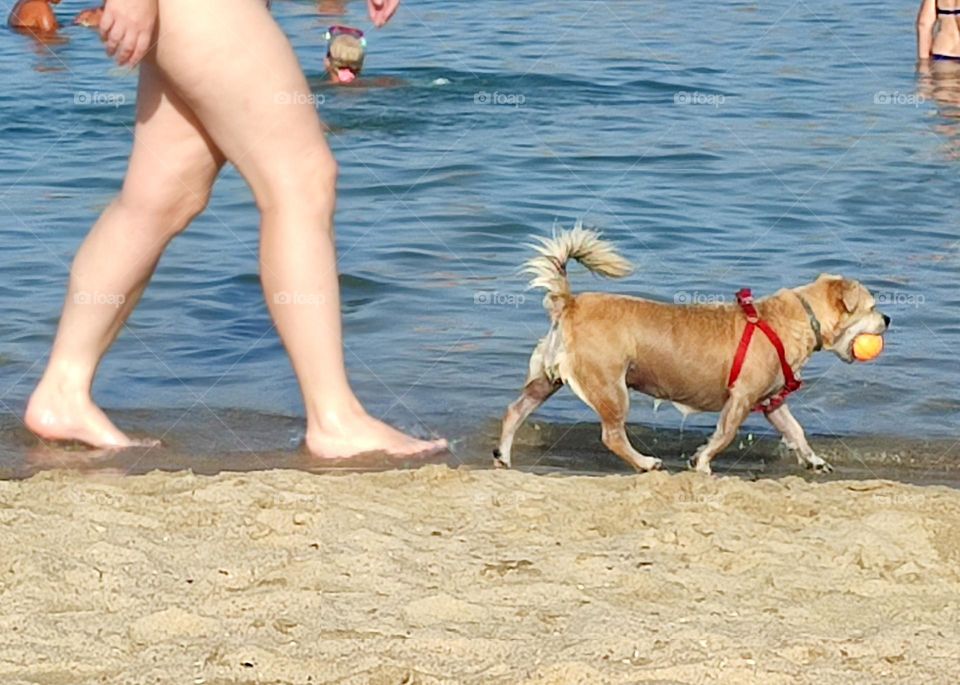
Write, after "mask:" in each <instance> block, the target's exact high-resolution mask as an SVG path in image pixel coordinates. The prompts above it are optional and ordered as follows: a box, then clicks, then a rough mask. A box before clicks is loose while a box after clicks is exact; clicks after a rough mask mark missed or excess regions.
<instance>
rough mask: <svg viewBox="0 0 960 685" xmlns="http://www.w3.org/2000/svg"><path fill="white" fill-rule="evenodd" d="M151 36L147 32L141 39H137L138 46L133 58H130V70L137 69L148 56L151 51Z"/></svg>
mask: <svg viewBox="0 0 960 685" xmlns="http://www.w3.org/2000/svg"><path fill="white" fill-rule="evenodd" d="M150 40H151V38H150V34H149V33H148V32H146V31H144V32H143V33H141V34H140V37H139V38H137V46H136V48H134V51H133V56H132V57H131V58H130V68H131V69H132V68H133V67H136V66H137V65H138V64H140V61H141V60H142V59H143V58H144V57H146V56H147V51H148V50H149V49H150Z"/></svg>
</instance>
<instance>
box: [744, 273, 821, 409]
mask: <svg viewBox="0 0 960 685" xmlns="http://www.w3.org/2000/svg"><path fill="white" fill-rule="evenodd" d="M737 304H739V305H740V308H741V309H742V310H743V313H744V314H746V315H747V325H746V327H745V328H744V329H743V337H741V338H740V345H739V347H737V354H736V355H735V356H734V357H733V366H732V367H730V380H728V381H727V389H730V388H732V387H733V384H734V383H736V382H737V379H738V378H739V377H740V371H741V370H742V369H743V360H744V359H745V358H746V356H747V350H748V349H750V341H751V340H752V339H753V332H754V331H755V330H756V329H757V328H759V329H760V330H761V331H763V333H764V335H766V336H767V339H768V340H769V341H770V344H771V345H773V347H774V349H776V350H777V356H778V357H780V368H781V369H783V380H784V383H783V388H782V389H781V390H780V392H778V393H776V394H774V395H771V396H770V397H768V398H767V399H766V400H764V401H763V402H761V403H760V404H758V405H757V406H756V407H754V411H762V412H763V413H764V414H769V413H770V412H772V411H774V410H775V409H777V408H778V407H779V406H780V405H781V404H783V403H784V401H785V400H786V399H787V395H789V394H790V393H792V392H793V391H795V390H797V389H799V388H800V386H801V385H803V383H802V382H801V381H800V380H799V379H798V378H797V377H796V376H794V375H793V369H792V368H790V364H788V363H787V353H786V351H785V350H784V349H783V343H782V342H781V341H780V336H779V335H777V332H776V331H775V330H773V328H772V327H771V326H770V324H768V323H767V322H766V321H764V320H763V319H761V318H760V315H759V314H758V313H757V308H756V307H754V306H753V293H752V292H750V288H741V289H740V290H739V291H738V292H737Z"/></svg>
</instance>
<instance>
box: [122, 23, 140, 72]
mask: <svg viewBox="0 0 960 685" xmlns="http://www.w3.org/2000/svg"><path fill="white" fill-rule="evenodd" d="M138 38H139V35H138V34H137V33H135V32H133V31H128V32H127V33H125V34H124V35H123V40H121V41H120V45H119V46H117V64H119V65H120V66H121V67H125V66H127V64H128V63H129V62H130V58H131V57H133V51H134V50H136V48H137V39H138Z"/></svg>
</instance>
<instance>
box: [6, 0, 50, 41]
mask: <svg viewBox="0 0 960 685" xmlns="http://www.w3.org/2000/svg"><path fill="white" fill-rule="evenodd" d="M51 2H53V3H58V2H60V0H20V1H19V2H18V3H17V4H16V5H14V6H13V9H12V10H10V18H9V19H8V23H9V24H10V28H14V29H22V30H24V31H29V32H30V33H36V34H51V33H55V32H56V30H57V29H58V28H60V24H59V23H58V22H57V16H56V15H55V14H54V13H53V8H52V7H51V6H50V3H51Z"/></svg>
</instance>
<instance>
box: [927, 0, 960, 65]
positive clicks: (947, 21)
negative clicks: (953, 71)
mask: <svg viewBox="0 0 960 685" xmlns="http://www.w3.org/2000/svg"><path fill="white" fill-rule="evenodd" d="M917 59H919V60H921V61H922V60H928V59H932V60H933V61H935V62H960V0H923V1H922V2H921V3H920V11H919V12H918V13H917Z"/></svg>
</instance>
